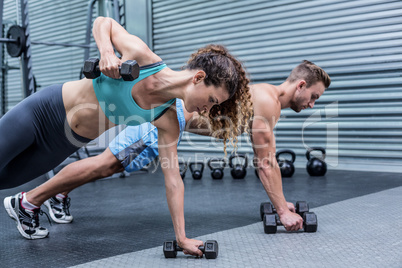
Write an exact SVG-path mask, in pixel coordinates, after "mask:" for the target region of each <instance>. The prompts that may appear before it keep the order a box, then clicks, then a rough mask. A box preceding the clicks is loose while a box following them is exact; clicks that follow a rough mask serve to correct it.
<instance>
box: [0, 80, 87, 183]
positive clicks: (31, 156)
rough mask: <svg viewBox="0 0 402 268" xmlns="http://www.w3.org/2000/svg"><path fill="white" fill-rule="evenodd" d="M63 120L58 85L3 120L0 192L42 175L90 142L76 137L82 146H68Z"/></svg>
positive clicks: (44, 90) (0, 139) (11, 111)
mask: <svg viewBox="0 0 402 268" xmlns="http://www.w3.org/2000/svg"><path fill="white" fill-rule="evenodd" d="M65 119H66V113H65V109H64V104H63V98H62V85H55V86H50V87H47V88H45V89H43V90H41V91H39V92H37V93H35V94H33V95H32V96H30V97H28V98H26V99H24V100H23V101H22V102H21V103H19V104H18V105H17V106H16V107H14V108H13V109H11V110H10V111H9V112H8V113H7V114H6V115H4V116H3V118H2V119H1V120H0V152H1V153H0V189H6V188H12V187H16V186H18V185H21V184H23V183H26V182H28V181H30V180H32V179H34V178H36V177H38V176H40V175H42V174H44V173H46V172H47V171H49V170H51V169H52V168H54V167H55V166H57V165H58V164H60V163H61V162H62V161H63V160H64V159H66V158H67V157H68V156H69V155H70V154H72V153H73V152H75V151H76V150H77V149H78V148H79V147H80V146H82V145H84V144H85V143H87V142H89V141H90V140H89V139H86V138H83V137H78V138H80V139H81V140H82V144H81V145H80V146H76V145H74V144H72V143H71V142H70V141H69V140H68V138H67V136H66V133H67V132H66V130H67V129H65ZM75 135H76V134H75ZM77 136H78V135H77Z"/></svg>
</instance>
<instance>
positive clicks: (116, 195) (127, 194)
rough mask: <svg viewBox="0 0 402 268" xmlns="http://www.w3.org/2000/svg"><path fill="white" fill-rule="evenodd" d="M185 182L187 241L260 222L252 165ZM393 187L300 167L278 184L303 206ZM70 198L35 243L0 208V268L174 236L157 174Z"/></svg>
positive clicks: (133, 247) (104, 183)
mask: <svg viewBox="0 0 402 268" xmlns="http://www.w3.org/2000/svg"><path fill="white" fill-rule="evenodd" d="M44 181H45V178H44V177H41V178H38V179H36V180H34V181H32V182H30V183H27V184H25V185H23V186H20V187H18V188H14V189H9V190H2V191H0V198H1V201H2V200H3V199H4V197H6V196H9V195H14V194H16V193H18V192H20V191H28V190H30V189H32V188H33V187H35V186H37V185H39V184H40V183H42V182H44ZM184 182H185V186H186V192H185V216H186V232H187V236H188V237H196V236H201V235H205V234H210V233H213V232H217V231H222V230H227V229H231V228H235V227H241V226H245V225H249V224H253V223H256V222H259V221H260V218H259V217H260V215H259V205H260V203H261V202H262V201H267V200H268V199H267V195H266V193H265V191H264V189H263V187H262V185H261V183H260V181H259V180H258V179H257V177H256V176H255V174H254V170H253V169H251V168H250V169H248V175H247V177H246V178H245V179H244V180H234V179H232V178H231V176H230V172H229V169H228V168H227V169H225V176H224V178H223V179H222V180H221V181H216V180H212V179H211V176H210V172H209V171H208V170H206V171H205V172H204V175H203V178H202V180H200V181H194V180H193V179H192V178H191V174H190V173H189V171H187V174H186V178H185V179H184ZM398 186H402V174H399V173H375V172H354V171H332V170H330V171H328V173H327V175H326V176H325V177H309V176H308V175H307V172H306V170H304V169H297V170H296V173H295V174H294V176H293V177H292V178H290V179H288V178H287V179H284V180H283V187H284V193H285V197H286V198H287V200H288V201H290V202H296V201H299V200H306V201H307V202H308V203H309V205H310V208H314V207H318V206H323V205H326V204H330V203H334V202H338V201H342V200H346V199H350V198H354V197H358V196H362V195H366V194H370V193H375V192H379V191H382V190H386V189H390V188H394V187H398ZM70 197H71V207H70V211H71V214H72V215H73V216H74V221H73V223H71V224H56V223H52V225H49V222H48V220H47V218H46V216H41V217H40V220H41V225H43V226H44V227H46V228H48V229H49V231H50V235H49V237H48V238H46V239H40V240H26V239H25V238H23V237H22V236H21V235H20V234H19V232H18V231H17V228H16V225H15V223H14V221H13V220H11V219H10V218H9V217H8V215H7V214H6V212H5V210H4V208H1V209H0V230H1V232H0V241H1V245H0V266H1V267H68V266H72V265H77V264H82V263H86V262H90V261H94V260H98V259H102V258H106V257H110V256H115V255H118V254H123V253H128V252H134V251H139V250H142V249H147V248H151V247H155V246H160V247H161V252H162V244H163V242H164V240H166V239H171V238H174V232H173V227H172V223H171V218H170V214H169V211H168V207H167V204H166V195H165V188H164V180H163V175H162V172H161V170H160V169H158V170H157V171H156V172H155V173H154V174H151V173H145V174H144V173H142V174H134V175H131V176H129V177H126V178H124V179H120V178H113V179H103V180H99V181H96V182H93V183H89V184H87V185H84V186H82V187H80V188H78V189H76V190H74V191H73V192H72V193H71V194H70ZM1 204H2V202H1ZM45 211H46V210H45ZM313 211H314V210H313ZM317 217H318V218H319V217H320V215H319V214H318V215H317ZM209 239H214V237H210V238H209ZM218 242H219V241H218Z"/></svg>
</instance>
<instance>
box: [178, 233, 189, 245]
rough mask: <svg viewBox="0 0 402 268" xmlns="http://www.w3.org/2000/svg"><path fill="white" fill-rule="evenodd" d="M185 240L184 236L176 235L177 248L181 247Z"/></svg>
mask: <svg viewBox="0 0 402 268" xmlns="http://www.w3.org/2000/svg"><path fill="white" fill-rule="evenodd" d="M186 239H187V238H186V236H177V235H176V242H177V244H178V245H179V246H181V245H182V243H183V242H184V241H185V240H186Z"/></svg>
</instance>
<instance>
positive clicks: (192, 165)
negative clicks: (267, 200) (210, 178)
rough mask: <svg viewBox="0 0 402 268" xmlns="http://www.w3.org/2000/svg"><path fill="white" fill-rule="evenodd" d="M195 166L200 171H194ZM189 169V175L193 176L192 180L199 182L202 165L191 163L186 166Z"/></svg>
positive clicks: (200, 163)
mask: <svg viewBox="0 0 402 268" xmlns="http://www.w3.org/2000/svg"><path fill="white" fill-rule="evenodd" d="M196 166H200V167H201V169H196ZM188 167H189V168H190V171H191V174H192V175H193V179H194V180H201V178H202V173H203V172H204V163H203V162H193V163H190V165H189V166H188Z"/></svg>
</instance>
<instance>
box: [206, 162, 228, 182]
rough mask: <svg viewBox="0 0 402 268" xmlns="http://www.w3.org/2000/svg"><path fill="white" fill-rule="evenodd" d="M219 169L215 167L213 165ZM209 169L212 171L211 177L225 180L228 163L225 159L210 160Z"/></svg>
mask: <svg viewBox="0 0 402 268" xmlns="http://www.w3.org/2000/svg"><path fill="white" fill-rule="evenodd" d="M214 163H215V165H218V167H213V165H214ZM208 167H209V168H210V169H211V176H212V179H214V180H220V179H222V178H223V169H224V168H225V167H226V161H225V159H224V158H211V159H209V160H208Z"/></svg>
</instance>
